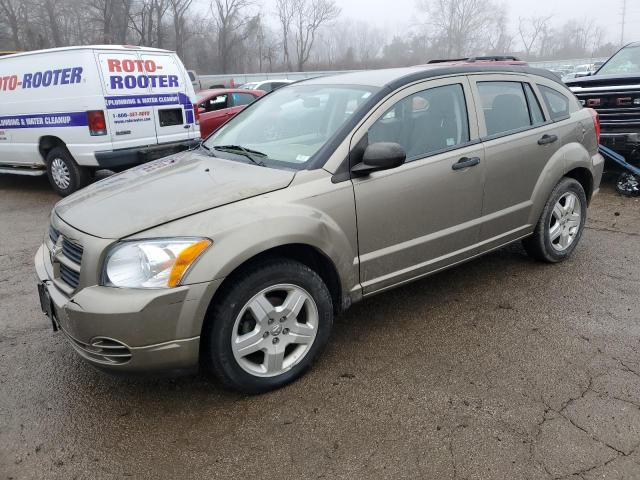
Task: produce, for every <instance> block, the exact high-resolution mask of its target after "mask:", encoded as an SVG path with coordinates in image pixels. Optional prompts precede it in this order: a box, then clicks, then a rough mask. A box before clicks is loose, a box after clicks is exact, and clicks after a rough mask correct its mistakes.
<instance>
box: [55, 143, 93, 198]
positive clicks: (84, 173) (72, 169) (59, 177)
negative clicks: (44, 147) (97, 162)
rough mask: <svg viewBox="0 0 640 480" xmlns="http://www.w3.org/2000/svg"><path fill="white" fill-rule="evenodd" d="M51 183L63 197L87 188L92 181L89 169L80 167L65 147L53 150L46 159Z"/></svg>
mask: <svg viewBox="0 0 640 480" xmlns="http://www.w3.org/2000/svg"><path fill="white" fill-rule="evenodd" d="M45 160H46V162H47V177H49V183H50V184H51V186H52V187H53V189H54V190H55V191H56V193H57V194H58V195H60V196H61V197H66V196H67V195H70V194H72V193H73V192H75V191H77V190H80V189H81V188H83V187H85V186H86V185H87V184H88V183H89V180H90V179H91V172H90V171H89V169H87V168H84V167H80V166H78V164H77V163H76V161H75V160H74V159H73V157H72V156H71V154H70V153H69V151H68V150H67V149H66V148H64V147H56V148H53V149H52V150H51V151H50V152H49V153H48V154H47V157H46V159H45Z"/></svg>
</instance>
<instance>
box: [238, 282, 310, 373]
mask: <svg viewBox="0 0 640 480" xmlns="http://www.w3.org/2000/svg"><path fill="white" fill-rule="evenodd" d="M318 323H319V315H318V307H317V305H316V302H315V301H314V300H313V298H312V297H311V295H310V294H309V293H308V292H307V291H306V290H304V289H303V288H301V287H298V286H297V285H292V284H280V285H274V286H271V287H268V288H266V289H264V290H262V291H261V292H259V293H258V294H256V295H255V296H254V297H253V298H251V299H250V300H249V301H248V302H247V303H246V304H245V305H244V307H243V308H242V310H241V311H240V313H239V315H238V316H237V317H236V320H235V323H234V326H233V330H232V334H231V349H232V351H233V356H234V358H235V359H236V361H237V362H238V365H240V367H241V368H242V369H243V370H245V371H246V372H248V373H250V374H251V375H255V376H258V377H275V376H278V375H281V374H283V373H285V372H287V371H289V370H291V368H293V367H294V366H295V365H297V364H298V363H299V362H300V361H301V360H302V359H303V358H304V357H305V356H306V355H307V353H309V350H310V349H311V347H312V345H313V342H314V340H315V338H316V334H317V332H318Z"/></svg>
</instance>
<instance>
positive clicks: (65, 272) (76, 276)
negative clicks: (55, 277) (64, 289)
mask: <svg viewBox="0 0 640 480" xmlns="http://www.w3.org/2000/svg"><path fill="white" fill-rule="evenodd" d="M60 278H61V279H62V281H63V282H64V283H66V284H67V285H69V286H70V287H71V288H73V289H76V288H78V284H79V283H80V272H75V271H73V270H72V269H71V268H69V267H67V266H66V265H65V264H62V263H61V264H60Z"/></svg>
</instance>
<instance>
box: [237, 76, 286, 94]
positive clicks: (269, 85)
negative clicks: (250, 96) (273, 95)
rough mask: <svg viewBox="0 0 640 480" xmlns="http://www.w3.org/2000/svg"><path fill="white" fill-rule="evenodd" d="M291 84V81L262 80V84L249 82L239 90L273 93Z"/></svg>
mask: <svg viewBox="0 0 640 480" xmlns="http://www.w3.org/2000/svg"><path fill="white" fill-rule="evenodd" d="M292 83H293V80H287V79H280V80H264V81H262V82H249V83H245V84H244V85H242V86H241V87H240V88H245V89H247V90H262V91H263V92H267V93H269V92H273V91H274V90H277V89H279V88H282V87H284V86H286V85H290V84H292Z"/></svg>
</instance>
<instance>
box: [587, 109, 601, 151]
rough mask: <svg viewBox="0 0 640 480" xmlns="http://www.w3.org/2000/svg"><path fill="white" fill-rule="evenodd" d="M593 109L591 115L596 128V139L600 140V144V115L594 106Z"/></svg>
mask: <svg viewBox="0 0 640 480" xmlns="http://www.w3.org/2000/svg"><path fill="white" fill-rule="evenodd" d="M589 110H590V111H591V116H592V117H593V126H594V127H595V129H596V140H597V141H598V145H599V144H600V131H601V130H600V115H598V112H596V111H595V110H594V109H593V108H590V109H589Z"/></svg>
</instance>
